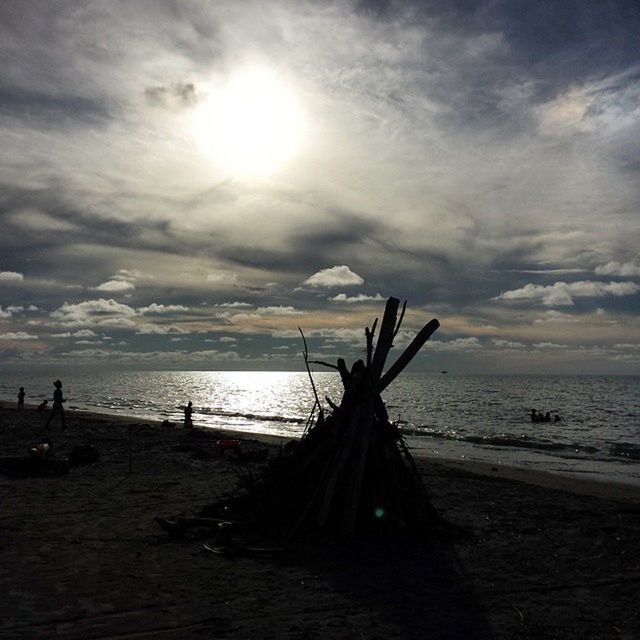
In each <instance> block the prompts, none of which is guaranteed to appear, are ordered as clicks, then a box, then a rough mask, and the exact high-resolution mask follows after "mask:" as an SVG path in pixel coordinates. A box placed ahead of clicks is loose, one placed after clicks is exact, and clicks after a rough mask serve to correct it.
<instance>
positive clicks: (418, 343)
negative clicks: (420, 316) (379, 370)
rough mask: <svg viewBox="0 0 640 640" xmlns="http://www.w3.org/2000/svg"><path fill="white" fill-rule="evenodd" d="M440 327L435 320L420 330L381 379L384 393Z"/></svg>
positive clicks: (381, 389)
mask: <svg viewBox="0 0 640 640" xmlns="http://www.w3.org/2000/svg"><path fill="white" fill-rule="evenodd" d="M439 326H440V323H439V322H438V321H437V320H436V319H435V318H434V319H433V320H431V321H430V322H428V323H427V324H426V325H425V326H424V327H422V329H420V331H419V332H418V333H417V334H416V335H415V337H414V338H413V340H412V341H411V343H410V344H409V346H408V347H407V348H406V349H405V350H404V352H403V353H402V355H401V356H400V357H399V358H398V359H397V360H396V361H395V362H394V363H393V364H392V365H391V366H390V367H389V369H388V371H387V372H386V373H385V374H384V375H383V376H382V378H380V387H379V389H380V391H384V389H386V388H387V387H388V386H389V385H390V384H391V383H392V382H393V381H394V380H395V379H396V378H397V377H398V376H399V375H400V373H402V370H403V369H404V368H405V367H406V366H407V365H408V364H409V363H410V362H411V361H412V360H413V358H414V357H415V355H416V354H417V353H418V351H420V349H422V346H423V345H424V343H425V342H426V341H427V340H428V339H429V338H430V337H431V336H432V334H433V332H434V331H435V330H436V329H437V328H438V327H439Z"/></svg>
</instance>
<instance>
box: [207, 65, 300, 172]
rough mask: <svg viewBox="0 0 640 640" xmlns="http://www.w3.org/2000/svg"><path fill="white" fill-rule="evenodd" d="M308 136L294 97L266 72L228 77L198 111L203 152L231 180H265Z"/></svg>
mask: <svg viewBox="0 0 640 640" xmlns="http://www.w3.org/2000/svg"><path fill="white" fill-rule="evenodd" d="M305 132H306V122H305V116H304V112H303V110H302V108H301V107H300V104H299V103H298V100H297V98H296V96H295V94H294V93H293V92H292V91H291V90H290V89H289V88H288V87H287V86H286V85H285V84H284V83H283V82H282V81H281V80H280V78H278V76H277V75H276V74H275V73H274V72H272V71H270V70H268V69H265V68H258V67H252V68H246V69H243V70H240V71H237V72H235V73H232V74H231V75H230V77H229V79H228V80H227V82H226V83H224V84H222V85H220V86H218V87H216V88H214V89H213V90H212V91H211V93H210V94H209V96H208V97H207V99H206V100H205V101H204V102H203V103H202V104H201V105H200V107H199V108H198V110H197V113H196V119H195V135H196V137H197V139H198V143H199V145H200V146H201V148H202V149H203V151H204V152H205V153H206V154H207V155H209V156H210V157H211V158H212V159H213V161H214V162H215V164H216V165H218V166H219V167H220V168H221V169H222V170H224V171H227V172H229V173H230V174H232V175H239V176H264V175H268V174H270V173H273V172H274V171H277V170H278V169H279V168H280V167H282V166H283V165H284V164H285V163H286V162H287V161H289V160H291V158H292V157H293V156H294V155H295V153H296V151H297V150H298V149H299V148H300V145H301V143H302V140H303V138H304V136H305Z"/></svg>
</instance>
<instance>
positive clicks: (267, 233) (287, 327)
mask: <svg viewBox="0 0 640 640" xmlns="http://www.w3.org/2000/svg"><path fill="white" fill-rule="evenodd" d="M638 33H640V6H639V5H638V3H637V2H635V0H628V1H623V0H604V1H602V2H597V3H591V2H583V1H582V0H566V1H564V2H560V3H559V2H556V1H555V0H539V1H538V2H535V3H532V2H524V1H520V0H512V1H500V0H485V1H483V0H478V1H476V2H472V1H470V0H468V1H467V0H448V1H445V0H433V1H428V0H426V1H424V2H419V3H418V2H401V1H398V2H382V1H380V2H346V1H342V2H336V3H333V2H304V1H296V2H294V1H292V0H290V1H270V0H260V1H256V2H251V1H246V2H245V1H243V0H229V1H225V0H218V1H216V2H210V1H205V0H182V1H177V0H172V1H170V0H147V1H145V0H127V1H118V0H109V1H106V0H105V1H95V0H83V1H82V2H81V1H65V0H59V1H57V2H49V3H43V2H40V1H35V0H3V2H2V3H1V4H0V362H1V363H2V364H1V365H0V366H3V367H11V366H28V367H39V366H53V367H62V366H72V367H80V366H100V367H113V368H130V367H134V368H149V369H263V368H264V369H300V368H301V367H302V359H301V355H300V354H301V341H300V334H299V332H298V327H301V328H302V329H303V331H304V332H305V335H306V336H307V338H308V341H309V348H310V352H311V355H312V357H314V358H318V359H322V360H328V361H334V360H335V358H336V357H338V356H343V357H345V358H346V359H347V360H349V361H353V359H355V358H358V357H361V355H362V349H363V346H364V327H365V326H367V325H369V326H370V325H371V323H372V321H373V319H374V318H375V317H379V316H381V315H382V311H383V308H384V301H385V299H386V298H387V297H388V296H395V297H398V298H400V299H401V300H407V314H406V316H405V320H404V323H403V328H402V330H401V331H400V333H399V334H398V336H397V339H396V342H395V347H396V349H395V351H396V352H397V353H398V354H399V353H400V351H401V350H402V347H403V346H404V345H405V344H407V343H408V341H409V340H410V339H411V337H412V335H413V334H414V333H415V331H417V330H418V329H419V328H420V327H421V326H422V325H423V324H425V323H426V322H428V321H429V320H430V319H431V318H433V317H436V318H438V320H439V321H440V323H441V327H440V329H439V330H438V331H437V332H436V334H435V335H434V337H433V338H432V339H431V341H430V342H429V343H428V344H427V345H426V347H425V348H424V349H423V351H422V352H421V354H420V355H419V356H418V357H417V358H416V360H415V361H414V364H413V366H414V368H416V369H419V370H424V371H436V372H437V371H440V370H441V369H447V370H448V371H450V372H451V373H454V372H461V373H526V372H531V373H594V374H599V373H601V374H606V373H619V374H625V373H626V374H638V373H640V332H639V328H640V320H639V318H640V255H639V253H640V251H639V249H640V126H639V125H640V46H639V45H638V38H637V34H638Z"/></svg>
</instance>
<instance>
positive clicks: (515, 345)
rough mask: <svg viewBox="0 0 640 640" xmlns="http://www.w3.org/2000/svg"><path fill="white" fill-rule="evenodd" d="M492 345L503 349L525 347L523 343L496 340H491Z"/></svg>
mask: <svg viewBox="0 0 640 640" xmlns="http://www.w3.org/2000/svg"><path fill="white" fill-rule="evenodd" d="M492 342H493V344H495V345H496V347H503V348H505V349H524V348H525V347H526V346H527V345H526V344H524V343H523V342H513V341H511V340H500V339H498V338H493V339H492Z"/></svg>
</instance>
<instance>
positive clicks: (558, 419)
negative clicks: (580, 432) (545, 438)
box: [553, 413, 562, 422]
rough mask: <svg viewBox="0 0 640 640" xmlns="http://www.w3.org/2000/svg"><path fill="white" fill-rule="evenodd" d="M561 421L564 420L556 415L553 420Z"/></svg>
mask: <svg viewBox="0 0 640 640" xmlns="http://www.w3.org/2000/svg"><path fill="white" fill-rule="evenodd" d="M560 420H562V418H561V417H560V416H559V415H558V414H557V413H556V415H555V417H554V418H553V421H554V422H560Z"/></svg>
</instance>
